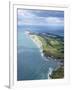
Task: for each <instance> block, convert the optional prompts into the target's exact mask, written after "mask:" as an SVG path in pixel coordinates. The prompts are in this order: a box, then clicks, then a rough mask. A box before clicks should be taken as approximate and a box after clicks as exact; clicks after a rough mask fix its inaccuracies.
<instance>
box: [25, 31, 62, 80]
mask: <svg viewBox="0 0 72 90" xmlns="http://www.w3.org/2000/svg"><path fill="white" fill-rule="evenodd" d="M25 34H26V35H27V36H28V37H29V38H30V39H31V40H32V41H33V42H34V43H35V44H36V46H37V47H38V48H39V51H40V55H41V57H42V58H44V60H45V61H49V60H55V61H57V62H59V66H58V67H57V68H59V67H61V64H63V62H61V61H62V60H61V59H54V58H52V57H45V55H44V53H43V48H42V42H41V41H40V40H39V39H38V37H37V36H36V35H30V34H29V33H25ZM57 68H56V69H57ZM53 71H55V69H53V68H51V67H50V68H49V71H48V79H51V77H50V75H52V72H53Z"/></svg>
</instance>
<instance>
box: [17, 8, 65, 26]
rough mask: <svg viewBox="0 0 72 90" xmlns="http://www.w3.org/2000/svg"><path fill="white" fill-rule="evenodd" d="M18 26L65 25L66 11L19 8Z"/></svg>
mask: <svg viewBox="0 0 72 90" xmlns="http://www.w3.org/2000/svg"><path fill="white" fill-rule="evenodd" d="M17 22H18V26H21V25H22V26H23V25H35V26H36V25H37V26H51V27H63V26H64V11H57V10H25V9H18V10H17Z"/></svg>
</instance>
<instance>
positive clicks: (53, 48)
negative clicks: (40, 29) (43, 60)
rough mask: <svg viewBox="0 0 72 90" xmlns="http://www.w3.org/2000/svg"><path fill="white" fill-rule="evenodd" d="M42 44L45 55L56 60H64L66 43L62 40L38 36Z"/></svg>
mask: <svg viewBox="0 0 72 90" xmlns="http://www.w3.org/2000/svg"><path fill="white" fill-rule="evenodd" d="M38 38H39V40H40V41H41V42H42V47H43V53H44V55H45V56H46V57H47V56H50V57H53V58H55V59H64V42H63V40H62V39H61V38H58V37H51V36H38Z"/></svg>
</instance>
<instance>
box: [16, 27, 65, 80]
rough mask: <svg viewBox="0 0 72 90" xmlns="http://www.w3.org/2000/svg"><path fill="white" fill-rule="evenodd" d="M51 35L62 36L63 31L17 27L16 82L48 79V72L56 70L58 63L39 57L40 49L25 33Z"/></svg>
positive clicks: (61, 29) (60, 29)
mask: <svg viewBox="0 0 72 90" xmlns="http://www.w3.org/2000/svg"><path fill="white" fill-rule="evenodd" d="M26 30H28V31H31V32H40V33H52V34H56V35H60V36H64V29H63V27H62V28H59V30H58V29H57V28H52V27H51V28H49V27H45V26H18V27H17V80H18V81H23V80H42V79H50V77H49V73H50V70H51V71H52V70H53V69H55V68H57V67H58V66H59V64H60V63H59V62H57V61H55V60H53V59H51V60H50V59H48V60H46V58H44V57H42V56H41V52H40V49H39V48H38V46H37V45H36V44H35V43H34V42H33V41H32V40H31V39H30V37H29V36H27V35H26V34H25V31H26Z"/></svg>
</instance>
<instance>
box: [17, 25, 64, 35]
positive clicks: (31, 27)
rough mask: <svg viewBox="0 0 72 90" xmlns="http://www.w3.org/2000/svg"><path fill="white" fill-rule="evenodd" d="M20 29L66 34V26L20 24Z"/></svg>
mask: <svg viewBox="0 0 72 90" xmlns="http://www.w3.org/2000/svg"><path fill="white" fill-rule="evenodd" d="M18 28H19V30H21V31H25V30H29V31H31V32H39V33H52V34H55V35H59V36H64V26H60V27H59V26H36V25H25V26H18Z"/></svg>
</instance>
